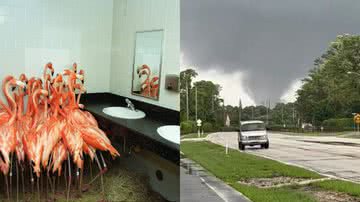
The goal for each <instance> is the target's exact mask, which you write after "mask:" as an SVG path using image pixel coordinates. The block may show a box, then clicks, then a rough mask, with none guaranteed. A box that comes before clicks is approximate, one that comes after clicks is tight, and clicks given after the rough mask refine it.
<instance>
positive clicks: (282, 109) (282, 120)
mask: <svg viewBox="0 0 360 202" xmlns="http://www.w3.org/2000/svg"><path fill="white" fill-rule="evenodd" d="M281 122H282V124H283V125H285V123H284V104H283V106H282V107H281Z"/></svg>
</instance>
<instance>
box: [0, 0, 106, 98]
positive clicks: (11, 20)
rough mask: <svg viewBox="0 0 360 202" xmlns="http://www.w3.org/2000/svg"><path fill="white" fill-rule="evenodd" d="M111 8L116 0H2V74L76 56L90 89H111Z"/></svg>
mask: <svg viewBox="0 0 360 202" xmlns="http://www.w3.org/2000/svg"><path fill="white" fill-rule="evenodd" d="M112 12H113V0H91V1H88V0H77V1H71V0H62V1H45V0H31V1H27V0H11V1H4V0H0V39H1V40H0V79H2V78H3V77H4V76H5V75H8V74H11V75H14V76H18V75H19V74H21V73H26V74H27V75H28V76H40V75H41V72H42V70H43V66H44V65H45V63H47V62H49V61H51V62H53V64H54V67H55V68H56V70H57V72H60V71H61V70H62V69H64V68H66V67H70V66H71V64H72V63H73V62H78V63H79V67H80V68H83V69H84V70H85V74H86V75H85V76H86V78H87V79H86V86H87V89H88V91H89V92H107V91H109V85H110V82H109V80H110V62H111V61H110V57H111V40H112V36H111V34H112V19H113V14H112ZM0 94H1V93H0ZM0 97H1V95H0Z"/></svg>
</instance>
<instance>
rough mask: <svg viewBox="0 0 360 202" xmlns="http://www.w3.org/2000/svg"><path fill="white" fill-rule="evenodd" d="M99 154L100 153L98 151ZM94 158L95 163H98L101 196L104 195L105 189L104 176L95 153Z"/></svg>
mask: <svg viewBox="0 0 360 202" xmlns="http://www.w3.org/2000/svg"><path fill="white" fill-rule="evenodd" d="M100 154H101V153H100ZM95 160H96V163H97V164H98V166H99V169H100V173H99V174H100V180H101V189H102V195H103V198H104V196H105V189H104V178H103V169H102V168H101V165H100V161H99V159H98V157H97V155H96V154H95Z"/></svg>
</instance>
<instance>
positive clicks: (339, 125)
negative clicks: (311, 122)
mask: <svg viewBox="0 0 360 202" xmlns="http://www.w3.org/2000/svg"><path fill="white" fill-rule="evenodd" d="M323 126H324V130H327V131H343V130H352V129H353V127H354V120H353V118H337V119H328V120H325V121H323Z"/></svg>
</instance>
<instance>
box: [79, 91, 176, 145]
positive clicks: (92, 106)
mask: <svg viewBox="0 0 360 202" xmlns="http://www.w3.org/2000/svg"><path fill="white" fill-rule="evenodd" d="M85 96H86V97H85V98H82V99H81V103H82V104H84V106H85V110H87V111H89V112H90V113H92V114H93V115H94V116H95V117H101V118H102V119H105V120H106V121H109V122H110V123H112V124H116V125H119V126H121V127H124V128H126V129H128V130H130V131H132V132H134V133H136V134H140V135H143V136H145V137H147V138H149V139H151V140H154V142H155V143H160V146H162V147H164V149H166V148H169V149H170V150H172V151H174V152H179V150H180V146H179V145H178V144H175V143H173V142H170V141H168V140H166V139H164V138H162V137H161V136H160V135H159V134H158V133H157V128H158V127H160V126H164V125H178V123H179V122H178V121H176V119H175V120H172V121H171V120H170V121H169V119H166V117H165V119H163V120H159V119H157V118H154V116H151V114H153V113H154V112H151V111H150V112H149V111H146V110H143V109H141V108H140V107H141V105H148V104H146V103H137V101H134V100H131V101H132V102H133V103H134V105H135V107H136V108H137V106H139V109H140V110H142V111H144V112H145V114H146V116H145V117H144V118H142V119H122V118H116V117H112V116H109V115H107V114H105V113H104V112H103V111H102V110H103V109H104V108H106V107H114V106H121V107H124V106H125V102H124V100H125V99H124V97H121V96H117V95H114V94H111V93H96V95H95V94H92V95H85ZM150 107H151V106H150ZM143 108H144V107H143ZM147 108H149V106H147ZM160 114H162V115H169V114H167V113H165V112H164V111H162V112H160ZM169 116H173V114H170V115H169ZM166 120H167V121H166ZM176 123H177V124H176ZM164 149H163V150H164Z"/></svg>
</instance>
